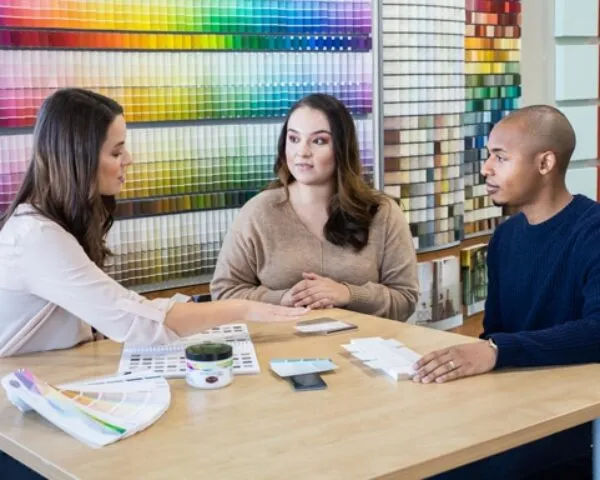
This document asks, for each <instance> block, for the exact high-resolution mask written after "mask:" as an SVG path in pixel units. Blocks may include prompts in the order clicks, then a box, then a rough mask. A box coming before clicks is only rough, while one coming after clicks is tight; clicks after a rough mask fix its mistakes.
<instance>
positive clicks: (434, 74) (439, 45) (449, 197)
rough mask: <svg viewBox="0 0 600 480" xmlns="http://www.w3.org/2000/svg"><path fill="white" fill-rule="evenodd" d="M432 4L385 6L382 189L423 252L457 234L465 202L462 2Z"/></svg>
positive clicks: (405, 0) (399, 1)
mask: <svg viewBox="0 0 600 480" xmlns="http://www.w3.org/2000/svg"><path fill="white" fill-rule="evenodd" d="M415 3H416V4H417V5H415ZM431 3H437V2H414V1H412V0H393V1H386V2H384V4H383V8H382V14H383V128H384V188H385V192H386V193H388V194H389V195H391V196H392V197H394V198H396V199H397V200H398V202H399V203H400V205H401V206H402V208H403V210H404V212H405V214H406V215H407V218H408V221H409V224H410V228H411V231H412V235H413V240H414V243H415V247H416V248H417V249H420V250H425V249H431V248H438V247H443V246H447V245H449V244H452V243H454V242H457V241H459V240H460V239H461V238H462V221H463V200H464V180H463V178H462V165H463V150H464V126H463V121H462V115H463V113H464V109H465V80H464V79H465V76H464V73H465V72H464V47H463V44H464V22H465V4H464V0H447V1H445V2H440V3H438V4H436V5H435V6H434V5H427V4H431ZM421 4H423V5H421Z"/></svg>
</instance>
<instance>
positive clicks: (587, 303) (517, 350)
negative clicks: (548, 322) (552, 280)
mask: <svg viewBox="0 0 600 480" xmlns="http://www.w3.org/2000/svg"><path fill="white" fill-rule="evenodd" d="M599 242H600V232H596V234H595V235H589V236H588V237H587V239H586V240H585V242H583V243H582V245H581V246H579V248H578V251H579V252H581V253H580V255H584V256H585V257H586V258H585V259H584V260H583V261H582V262H581V276H582V295H583V307H582V309H581V315H580V317H579V318H573V319H572V320H570V321H567V322H566V323H562V324H560V325H555V326H553V327H550V328H546V329H543V330H534V331H523V332H517V333H491V334H490V335H489V336H490V337H491V338H492V339H493V340H494V342H495V343H496V345H498V360H497V362H496V368H500V367H538V366H549V365H572V364H579V363H591V362H600V249H599V248H598V245H599V244H600V243H599Z"/></svg>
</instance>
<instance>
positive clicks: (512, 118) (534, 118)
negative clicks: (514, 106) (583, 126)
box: [498, 105, 575, 173]
mask: <svg viewBox="0 0 600 480" xmlns="http://www.w3.org/2000/svg"><path fill="white" fill-rule="evenodd" d="M500 124H502V125H507V126H508V125H509V124H510V125H511V126H513V125H515V126H517V127H518V130H519V131H520V132H522V133H523V137H522V139H521V142H520V143H521V146H522V147H523V149H524V150H525V151H526V153H527V154H529V155H535V154H538V153H542V152H546V151H551V152H553V153H554V155H555V156H556V162H557V166H558V168H559V170H560V172H561V173H564V172H566V170H567V167H568V166H569V161H570V160H571V155H573V151H574V150H575V131H574V130H573V127H572V126H571V123H570V122H569V120H568V119H567V117H566V116H565V115H564V114H563V113H562V112H561V111H560V110H558V109H557V108H554V107H551V106H550V105H531V106H529V107H524V108H521V109H519V110H515V111H514V112H511V113H510V114H509V115H508V116H506V117H505V118H503V119H502V120H501V121H500V122H499V124H498V125H500Z"/></svg>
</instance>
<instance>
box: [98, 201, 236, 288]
mask: <svg viewBox="0 0 600 480" xmlns="http://www.w3.org/2000/svg"><path fill="white" fill-rule="evenodd" d="M238 212H239V210H238V209H229V210H209V211H202V212H192V213H185V214H176V215H163V216H158V217H147V218H135V219H130V220H119V221H117V222H115V223H114V225H113V227H112V229H111V230H110V232H109V234H108V237H107V244H108V247H109V248H110V249H111V251H112V252H113V254H114V255H113V256H112V257H110V259H109V262H110V263H111V264H110V265H109V267H108V271H109V273H110V275H111V276H112V277H113V278H115V279H116V280H117V281H119V282H121V283H122V284H123V285H126V286H131V285H139V284H147V283H158V282H164V281H167V280H173V279H176V278H184V277H193V276H197V275H201V274H210V273H212V271H213V270H214V267H215V265H216V262H217V257H218V255H219V250H220V248H221V244H222V243H223V239H224V237H225V234H226V233H227V231H228V230H229V228H230V226H231V224H232V222H233V219H234V218H235V216H236V215H237V214H238Z"/></svg>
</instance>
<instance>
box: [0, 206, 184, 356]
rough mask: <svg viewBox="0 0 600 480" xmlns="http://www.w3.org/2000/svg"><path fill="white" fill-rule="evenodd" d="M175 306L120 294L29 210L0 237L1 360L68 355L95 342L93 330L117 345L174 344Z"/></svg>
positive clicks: (70, 240) (64, 235)
mask: <svg viewBox="0 0 600 480" xmlns="http://www.w3.org/2000/svg"><path fill="white" fill-rule="evenodd" d="M173 303H174V300H173V299H164V298H161V299H156V300H148V299H146V298H144V297H142V296H141V295H138V294H137V293H135V292H133V291H131V290H128V289H126V288H124V287H122V286H121V285H120V284H119V283H117V282H116V281H115V280H113V279H112V278H111V277H109V276H108V275H107V274H106V273H104V272H103V271H102V270H101V269H100V268H98V267H97V266H96V265H95V264H94V263H93V262H92V261H91V260H90V258H89V257H88V256H87V255H86V253H85V252H84V250H83V248H82V247H81V245H79V243H78V242H77V240H76V239H75V237H74V236H73V235H71V234H70V233H68V232H67V231H65V230H64V229H63V228H62V227H61V226H59V225H58V224H57V223H55V222H53V221H51V220H49V219H47V218H46V217H44V216H42V215H40V214H38V213H37V212H36V211H35V210H34V209H33V207H32V206H31V205H27V204H22V205H20V206H19V207H18V208H17V210H16V212H15V214H13V215H12V216H11V217H10V218H9V219H8V221H7V222H6V224H5V225H4V228H2V230H0V356H9V355H16V354H20V353H27V352H36V351H42V350H53V349H60V348H69V347H72V346H74V345H77V344H78V343H80V342H84V341H87V340H91V339H92V330H91V327H94V328H95V329H96V330H98V331H99V332H100V333H102V334H104V335H106V336H107V337H109V338H110V339H112V340H114V341H117V342H124V343H128V344H137V345H142V344H144V345H151V344H159V343H168V342H172V341H174V340H176V339H177V338H178V337H177V335H176V334H175V333H174V332H173V331H172V330H170V329H169V328H168V327H166V326H165V325H164V321H165V316H166V314H167V312H168V311H169V309H170V308H171V307H172V305H173Z"/></svg>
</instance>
